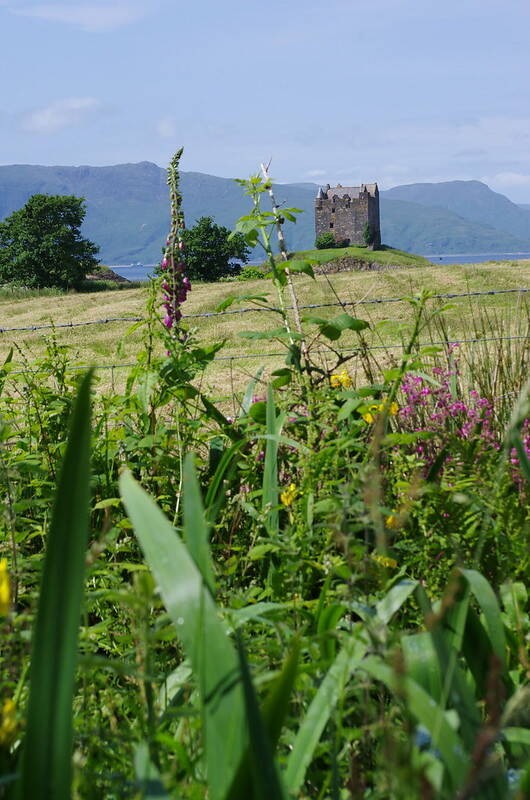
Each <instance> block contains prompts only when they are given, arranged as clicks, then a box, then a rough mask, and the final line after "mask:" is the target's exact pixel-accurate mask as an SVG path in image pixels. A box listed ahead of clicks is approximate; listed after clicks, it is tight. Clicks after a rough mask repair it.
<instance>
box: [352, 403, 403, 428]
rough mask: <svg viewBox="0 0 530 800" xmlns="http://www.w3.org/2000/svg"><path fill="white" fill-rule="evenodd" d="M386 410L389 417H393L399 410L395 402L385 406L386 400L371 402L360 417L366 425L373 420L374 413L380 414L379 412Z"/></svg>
mask: <svg viewBox="0 0 530 800" xmlns="http://www.w3.org/2000/svg"><path fill="white" fill-rule="evenodd" d="M383 411H386V412H387V414H388V415H389V416H390V417H395V416H396V414H397V413H398V411H399V406H398V404H397V403H396V402H392V403H390V405H389V406H387V404H386V401H384V402H382V403H372V405H371V406H368V410H367V411H365V412H364V414H361V416H362V418H363V419H364V421H365V422H367V423H368V425H371V424H372V423H373V422H374V421H375V415H376V414H381V412H383Z"/></svg>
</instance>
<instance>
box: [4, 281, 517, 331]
mask: <svg viewBox="0 0 530 800" xmlns="http://www.w3.org/2000/svg"><path fill="white" fill-rule="evenodd" d="M529 292H530V288H527V287H521V288H518V289H489V290H487V291H477V292H446V293H442V294H433V295H431V296H430V299H431V300H456V299H460V298H464V297H492V296H495V295H506V294H519V295H521V294H528V293H529ZM408 300H410V295H408V296H403V297H372V298H365V299H364V300H347V301H346V300H345V301H340V302H339V301H336V302H333V303H311V304H309V305H300V306H299V308H300V309H301V310H304V311H307V310H311V309H317V308H348V307H354V308H355V307H357V306H367V305H385V304H390V303H404V302H406V301H408ZM287 310H289V311H292V310H293V307H292V306H287ZM262 311H265V312H267V311H268V312H273V313H278V312H279V311H280V309H279V308H277V307H276V306H264V305H259V306H258V305H255V306H251V307H246V308H236V309H231V310H226V311H204V312H197V313H196V314H183V316H182V318H183V319H184V320H186V319H206V318H209V317H224V316H229V315H230V314H250V313H260V312H262ZM144 321H145V318H144V317H105V318H103V319H93V320H86V321H84V322H51V323H48V324H46V325H24V326H17V327H12V328H3V327H0V334H4V333H32V332H35V331H44V330H58V329H60V328H82V327H87V326H90V325H109V324H112V323H117V322H129V323H135V322H144Z"/></svg>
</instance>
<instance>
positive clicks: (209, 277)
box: [184, 217, 250, 281]
mask: <svg viewBox="0 0 530 800" xmlns="http://www.w3.org/2000/svg"><path fill="white" fill-rule="evenodd" d="M184 244H185V246H186V271H187V273H188V275H189V276H190V278H192V279H195V280H201V281H218V280H219V278H223V277H224V276H225V275H230V274H234V272H235V267H236V264H235V262H242V263H243V264H245V263H246V262H247V261H248V256H249V253H250V248H249V247H248V245H247V243H246V242H245V239H244V238H243V236H242V234H241V233H236V234H234V236H232V237H231V236H230V231H229V230H228V228H224V227H223V226H222V225H216V224H215V222H214V221H213V219H212V217H201V218H200V219H199V220H197V223H196V224H195V225H194V226H193V228H189V229H188V230H186V231H184Z"/></svg>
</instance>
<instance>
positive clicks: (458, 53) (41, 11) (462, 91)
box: [0, 0, 530, 203]
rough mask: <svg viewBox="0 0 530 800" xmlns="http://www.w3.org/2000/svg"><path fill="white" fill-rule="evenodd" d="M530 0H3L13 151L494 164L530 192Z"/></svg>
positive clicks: (366, 174) (416, 175)
mask: <svg viewBox="0 0 530 800" xmlns="http://www.w3.org/2000/svg"><path fill="white" fill-rule="evenodd" d="M529 31H530V2H528V0H502V1H501V0H443V1H442V0H322V2H315V0H290V2H285V0H267V1H265V0H264V2H255V0H246V2H242V0H215V1H214V0H189V2H186V3H184V2H182V1H181V0H79V1H78V0H62V2H61V0H57V1H56V2H41V1H40V0H0V70H1V74H2V91H1V93H0V162H1V163H3V164H15V163H17V164H22V163H23V164H74V165H79V164H92V165H107V164H117V163H124V162H136V161H144V160H148V161H154V162H155V163H157V164H159V165H161V166H166V164H167V162H168V160H169V158H170V157H171V155H172V153H173V152H174V151H175V149H176V148H177V147H178V146H180V145H183V146H184V148H185V153H184V159H183V162H182V168H183V169H184V170H187V171H190V170H196V171H199V172H208V173H211V174H214V175H222V176H225V177H234V176H239V177H246V176H247V175H249V174H250V173H252V172H255V171H257V169H258V168H259V164H260V162H261V161H263V160H267V161H268V160H269V159H272V163H271V173H272V174H273V176H274V177H275V179H276V180H278V181H314V182H322V183H325V182H328V181H329V182H330V183H334V182H337V181H340V182H341V183H343V184H347V183H357V182H360V181H366V182H371V181H375V180H377V181H378V182H379V185H380V186H381V187H383V188H389V187H391V186H394V185H397V184H402V183H413V182H417V181H442V180H452V179H462V180H467V179H478V180H483V181H485V182H486V183H488V185H489V186H491V187H492V188H493V189H495V190H496V191H500V192H502V193H504V194H506V195H507V196H508V197H510V198H511V199H512V200H514V201H515V202H528V203H530V92H529V88H528V86H529V84H528V81H529V78H528V76H529V74H530V47H529V46H528V32H529Z"/></svg>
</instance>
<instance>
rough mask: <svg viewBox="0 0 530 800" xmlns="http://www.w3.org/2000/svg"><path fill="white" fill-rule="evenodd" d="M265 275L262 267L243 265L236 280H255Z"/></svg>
mask: <svg viewBox="0 0 530 800" xmlns="http://www.w3.org/2000/svg"><path fill="white" fill-rule="evenodd" d="M264 277H265V273H264V272H263V270H262V269H261V267H256V266H252V265H251V264H250V265H249V266H248V267H243V269H242V270H241V272H240V273H239V275H238V276H237V278H236V280H238V281H255V280H260V279H261V278H264Z"/></svg>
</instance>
